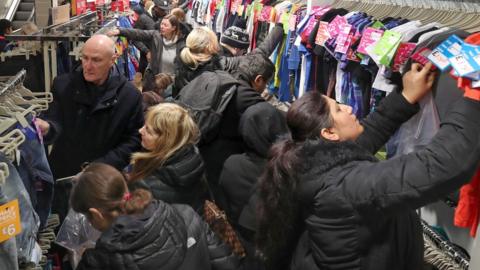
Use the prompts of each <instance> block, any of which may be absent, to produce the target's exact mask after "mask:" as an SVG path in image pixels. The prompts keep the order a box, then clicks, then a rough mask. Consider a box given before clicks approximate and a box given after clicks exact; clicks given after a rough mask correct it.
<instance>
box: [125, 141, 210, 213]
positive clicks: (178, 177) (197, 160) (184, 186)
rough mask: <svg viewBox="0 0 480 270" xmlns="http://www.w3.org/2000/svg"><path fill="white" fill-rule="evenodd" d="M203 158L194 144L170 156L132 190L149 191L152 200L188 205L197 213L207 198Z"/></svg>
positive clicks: (135, 184) (133, 185)
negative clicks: (141, 188) (141, 189)
mask: <svg viewBox="0 0 480 270" xmlns="http://www.w3.org/2000/svg"><path fill="white" fill-rule="evenodd" d="M204 172H205V167H204V163H203V159H202V156H201V155H200V153H199V152H198V149H197V148H196V147H195V146H193V145H187V146H184V147H183V148H181V149H180V150H178V151H177V152H176V153H175V154H174V155H173V156H172V157H170V158H169V159H168V160H167V161H166V162H165V164H164V165H163V166H162V167H159V168H157V169H156V170H155V171H154V172H153V173H152V174H151V175H149V176H147V177H145V179H143V180H141V181H138V182H136V183H134V184H132V187H133V188H135V187H143V188H147V189H149V190H150V191H151V192H152V194H153V197H154V198H155V199H157V200H162V201H164V202H167V203H181V204H188V205H190V206H191V207H192V208H193V209H195V210H198V209H200V207H201V206H202V205H203V202H204V200H205V199H206V196H207V194H208V193H207V189H206V186H205V181H203V177H204Z"/></svg>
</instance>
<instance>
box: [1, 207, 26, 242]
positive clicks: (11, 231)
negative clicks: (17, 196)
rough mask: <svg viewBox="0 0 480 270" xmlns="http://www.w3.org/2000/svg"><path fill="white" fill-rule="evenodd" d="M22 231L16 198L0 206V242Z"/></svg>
mask: <svg viewBox="0 0 480 270" xmlns="http://www.w3.org/2000/svg"><path fill="white" fill-rule="evenodd" d="M21 231H22V227H21V223H20V209H19V208H18V200H13V201H11V202H8V203H6V204H4V205H2V206H0V243H1V242H3V241H6V240H8V239H10V238H12V237H14V236H15V235H17V234H19V233H20V232H21Z"/></svg>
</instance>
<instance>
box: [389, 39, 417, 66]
mask: <svg viewBox="0 0 480 270" xmlns="http://www.w3.org/2000/svg"><path fill="white" fill-rule="evenodd" d="M416 47H417V44H415V43H400V46H398V50H397V54H396V55H395V58H394V59H393V67H392V70H393V72H398V71H400V68H401V67H402V66H403V65H405V63H407V61H408V58H410V56H411V55H412V53H413V51H414V50H415V48H416Z"/></svg>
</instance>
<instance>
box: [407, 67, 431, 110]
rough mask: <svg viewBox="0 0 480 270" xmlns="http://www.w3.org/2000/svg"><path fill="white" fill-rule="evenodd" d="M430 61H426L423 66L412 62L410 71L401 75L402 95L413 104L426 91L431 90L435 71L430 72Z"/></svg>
mask: <svg viewBox="0 0 480 270" xmlns="http://www.w3.org/2000/svg"><path fill="white" fill-rule="evenodd" d="M431 68H432V63H430V62H429V63H427V64H426V65H425V66H424V67H422V65H420V64H417V63H414V64H412V68H411V69H410V71H408V72H407V73H405V75H404V76H403V91H402V95H403V96H404V97H405V99H406V100H407V101H408V102H409V103H411V104H415V103H417V102H418V101H420V100H421V99H422V98H423V97H424V96H425V95H426V94H427V93H428V92H430V91H431V90H432V85H433V82H434V81H435V75H436V73H435V72H432V71H431V70H430V69H431Z"/></svg>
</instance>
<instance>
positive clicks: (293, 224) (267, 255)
mask: <svg viewBox="0 0 480 270" xmlns="http://www.w3.org/2000/svg"><path fill="white" fill-rule="evenodd" d="M287 124H288V127H289V129H290V134H291V138H289V139H286V140H284V141H281V142H278V143H276V144H275V145H273V146H272V148H271V149H270V159H269V161H268V163H267V167H266V169H265V171H264V172H263V174H262V176H261V177H260V182H259V196H260V197H259V202H258V209H257V221H258V224H257V225H258V228H257V233H256V237H257V238H256V242H257V247H258V248H259V251H260V252H261V255H262V257H263V259H264V260H265V262H266V265H267V269H284V268H288V266H289V264H290V259H291V255H292V251H293V250H295V247H296V243H297V240H298V238H299V236H300V234H301V233H302V232H303V222H302V220H301V219H300V217H301V208H300V203H299V199H298V197H297V186H298V184H299V172H301V170H302V167H301V165H302V162H303V161H302V156H301V149H302V147H303V144H304V142H305V140H309V139H312V140H313V139H315V140H318V139H321V136H320V133H321V130H322V129H323V128H330V127H332V126H333V120H332V118H331V117H330V109H329V105H328V102H327V98H326V97H324V96H322V95H321V94H320V93H318V92H310V93H307V94H305V95H304V96H302V97H301V98H300V99H298V100H297V101H295V102H294V103H293V104H292V106H291V107H290V109H289V111H288V113H287Z"/></svg>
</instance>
